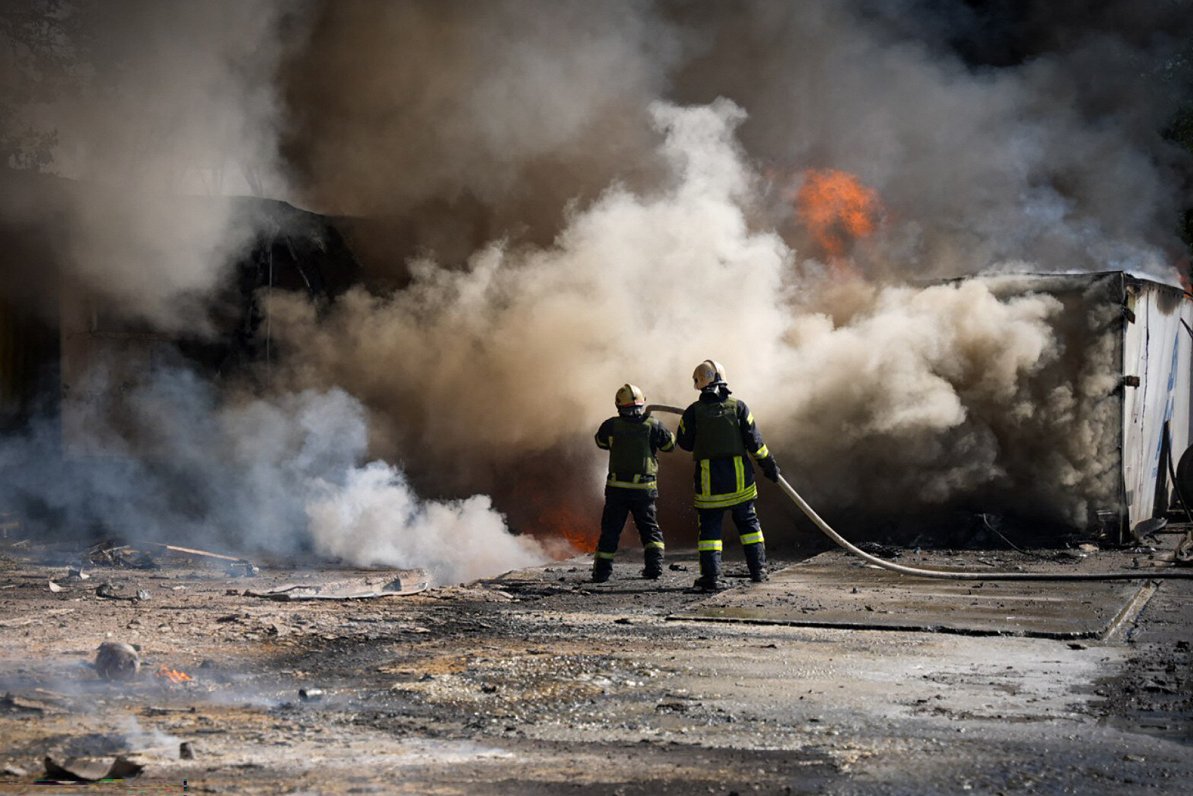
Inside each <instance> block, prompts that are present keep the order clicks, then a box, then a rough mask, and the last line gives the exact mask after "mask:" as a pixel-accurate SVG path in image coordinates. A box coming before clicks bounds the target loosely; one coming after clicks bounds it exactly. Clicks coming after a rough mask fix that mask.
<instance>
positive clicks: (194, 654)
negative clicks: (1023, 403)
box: [0, 547, 1193, 794]
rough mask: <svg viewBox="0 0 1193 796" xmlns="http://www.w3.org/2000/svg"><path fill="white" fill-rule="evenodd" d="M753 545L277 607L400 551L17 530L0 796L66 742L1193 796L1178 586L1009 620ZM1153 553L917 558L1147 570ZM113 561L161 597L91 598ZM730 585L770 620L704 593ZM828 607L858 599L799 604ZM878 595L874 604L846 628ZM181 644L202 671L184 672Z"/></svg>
mask: <svg viewBox="0 0 1193 796" xmlns="http://www.w3.org/2000/svg"><path fill="white" fill-rule="evenodd" d="M735 552H736V551H735V550H733V549H732V548H730V549H729V550H728V552H727V557H728V559H729V561H730V568H729V573H728V574H729V575H730V576H731V577H730V578H729V581H730V582H731V583H732V584H734V588H733V589H732V590H731V591H729V592H726V593H724V594H721V595H715V596H712V597H710V596H708V595H702V594H695V593H691V590H690V586H691V583H692V580H693V579H694V577H695V574H696V573H695V556H694V554H692V553H687V554H681V555H679V556H678V557H676V556H673V557H672V560H671V562H670V563H671V564H673V565H674V566H675V568H674V569H671V568H669V569H668V570H667V571H666V573H665V575H664V577H663V578H662V579H661V580H660V581H657V582H654V581H645V580H642V579H641V578H639V577H638V576H637V570H638V568H639V564H638V563H637V562H636V561H635V554H634V551H627V552H626V553H624V554H623V555H622V556H620V557H619V561H618V563H617V567H616V571H615V575H614V578H613V580H611V581H610V582H609V583H606V584H599V585H596V584H591V583H588V582H587V569H588V566H589V563H588V561H587V560H586V559H585V558H584V557H579V558H577V559H575V560H572V561H567V562H559V563H556V564H553V565H550V566H546V567H540V568H535V569H530V570H523V571H519V572H515V573H509V574H508V575H506V576H503V577H501V578H495V579H493V580H489V581H482V582H478V583H474V584H468V585H464V586H454V587H447V588H438V589H430V590H428V591H426V592H422V593H420V594H415V595H410V596H401V597H385V598H378V599H371V600H361V601H351V602H334V601H329V602H318V603H315V602H292V603H284V602H274V601H270V600H264V599H260V598H254V597H249V596H246V595H245V592H246V591H247V590H252V591H258V592H259V591H263V590H265V589H267V588H269V587H276V586H279V585H285V584H293V583H304V584H308V585H311V584H321V583H330V582H336V583H338V584H341V585H342V584H344V583H346V582H359V583H361V584H366V583H367V584H371V585H373V586H377V585H378V584H382V583H384V582H386V581H387V580H388V579H389V578H390V577H391V576H392V575H393V573H378V572H372V573H370V572H355V571H344V570H336V569H333V568H328V567H315V568H308V569H304V570H302V571H297V570H293V569H280V568H277V567H270V566H267V565H265V564H263V565H262V571H261V574H260V575H258V576H256V577H254V578H245V577H236V576H233V575H229V574H228V573H227V572H226V571H224V570H223V569H222V568H221V566H216V565H213V564H212V563H211V562H208V561H202V560H199V559H188V558H185V557H171V558H168V559H167V558H159V560H158V561H157V563H158V564H159V568H158V569H150V570H134V569H124V568H116V567H96V568H94V569H91V570H90V571H88V573H87V574H89V575H90V577H89V578H88V579H87V580H78V579H71V578H70V577H69V576H68V573H67V570H66V566H65V563H66V562H65V557H64V556H60V557H61V558H62V560H56V559H55V555H59V554H57V553H54V552H52V551H51V552H47V551H37V550H32V549H29V548H27V547H26V548H25V549H11V548H10V549H8V550H7V551H4V550H3V549H0V693H7V694H10V695H11V696H10V697H8V698H7V699H5V700H3V701H2V702H0V739H3V742H2V743H0V767H5V766H7V767H8V770H9V772H10V773H7V774H4V775H0V792H18V793H22V792H33V791H36V792H44V786H43V785H38V784H37V781H38V779H39V778H44V776H45V767H44V758H45V756H46V755H47V754H49V755H52V756H54V757H55V759H59V760H61V759H65V758H67V757H70V756H72V755H75V756H80V755H81V756H99V757H102V758H105V759H107V758H114V757H115V756H116V755H117V754H127V755H130V756H131V759H133V760H134V761H136V762H138V763H140V764H142V765H144V767H145V768H144V771H143V773H142V774H141V775H140V776H139V777H137V778H136V779H132V780H126V781H122V782H114V783H96V784H91V785H88V786H87V789H88V791H89V792H107V791H109V790H110V792H119V793H135V792H145V793H163V792H182V791H181V788H182V786H183V783H184V782H185V784H186V788H187V792H196V793H374V792H388V793H419V794H425V793H442V794H457V793H458V794H464V793H469V794H474V793H494V794H498V793H501V794H504V793H511V794H512V793H518V794H540V793H541V794H548V793H577V794H636V793H642V794H646V793H652V794H653V793H675V794H681V793H683V794H688V793H714V794H729V793H739V794H745V793H772V794H789V793H809V794H810V793H830V794H862V793H866V794H870V793H875V794H955V793H963V792H973V793H1083V794H1085V793H1108V794H1109V793H1115V794H1118V793H1185V792H1188V790H1189V788H1188V783H1189V782H1190V781H1193V780H1191V779H1190V775H1191V774H1193V754H1190V751H1191V749H1190V743H1191V741H1193V712H1191V705H1190V699H1189V696H1188V694H1189V682H1190V668H1189V666H1190V650H1189V647H1190V642H1191V641H1193V622H1191V621H1190V620H1191V619H1193V616H1191V615H1190V614H1191V612H1193V608H1190V604H1191V603H1190V599H1189V598H1190V596H1191V591H1193V587H1191V586H1190V584H1189V582H1188V581H1164V582H1160V583H1158V584H1152V585H1151V586H1148V585H1147V581H1146V579H1145V578H1141V580H1140V581H1139V583H1138V584H1135V583H1134V582H1129V583H1130V584H1132V585H1131V586H1130V587H1129V588H1120V589H1118V590H1111V589H1098V588H1095V587H1094V586H1091V587H1090V590H1089V593H1087V594H1086V595H1085V596H1081V595H1079V594H1075V593H1074V592H1072V591H1064V592H1063V600H1061V599H1060V597H1059V596H1058V595H1060V594H1061V592H1060V591H1050V587H1049V585H1048V584H1039V585H1036V586H1034V587H1033V588H1034V589H1036V590H1037V591H1035V592H1033V593H1032V594H1027V595H1025V593H1023V592H1014V593H1012V592H1011V591H1009V590H1007V584H1002V585H1000V589H1003V592H1002V594H1003V595H1004V597H1007V598H1013V597H1020V598H1023V599H1003V600H1001V602H1002V603H1003V605H1004V606H1005V605H1012V604H1013V605H1015V606H1016V610H1015V612H1014V613H1012V614H1008V615H1009V616H1012V617H1019V619H1014V618H1013V619H1012V620H1008V623H1007V627H1006V633H1007V635H998V634H994V633H993V632H992V631H991V629H990V628H989V627H986V628H985V629H984V630H983V631H982V632H981V633H973V632H967V631H966V630H965V629H964V628H963V627H958V628H940V627H939V626H940V625H941V623H940V622H937V621H936V620H935V619H934V618H933V616H932V615H931V612H932V611H936V612H939V613H941V615H948V614H949V612H950V611H951V608H952V607H958V606H957V605H956V603H957V602H958V600H957V599H955V598H956V594H955V593H954V594H953V595H952V596H948V595H949V594H950V593H949V592H948V590H947V589H946V590H944V591H942V586H941V584H939V583H937V582H932V581H923V582H921V583H920V584H919V585H916V584H914V583H906V582H904V583H892V582H888V581H886V580H883V579H881V578H874V577H873V575H874V574H875V573H873V572H872V571H870V570H869V569H868V568H865V567H861V566H859V565H858V564H857V562H854V561H851V560H849V559H847V558H845V557H835V558H834V557H833V556H828V557H822V558H819V559H816V560H815V561H812V562H806V563H802V562H798V561H795V560H786V561H779V562H775V563H776V576H775V578H774V580H772V582H771V583H770V584H766V585H764V586H763V587H761V588H759V587H755V586H751V585H749V584H748V582H747V581H746V579H745V578H744V577H743V576H744V575H745V571H744V567H742V566H741V564H740V561H738V560H737V559H738V557H739V554H737V556H735ZM834 555H835V554H834ZM906 555H907V556H915V555H916V554H914V553H907V554H906ZM1152 558H1154V557H1153V556H1150V555H1149V554H1148V553H1147V552H1146V551H1143V552H1140V551H1134V552H1131V551H1128V552H1115V553H1104V552H1097V553H1091V554H1089V555H1086V556H1080V555H1077V554H1075V553H1072V552H1071V551H1069V552H1064V551H1062V553H1059V554H1058V552H1057V551H1035V552H1034V553H1033V554H1030V555H1020V554H1014V555H1012V554H1010V553H1007V552H999V553H990V552H985V553H978V552H972V551H966V552H955V553H954V552H945V551H941V552H935V553H920V554H918V558H917V561H918V563H921V564H937V563H939V564H945V565H952V566H972V567H987V568H989V567H992V566H997V567H999V568H1003V567H1025V568H1028V567H1036V566H1042V567H1058V568H1062V567H1063V568H1096V567H1106V568H1117V567H1120V566H1135V565H1140V566H1142V567H1143V568H1144V569H1143V572H1144V574H1146V567H1147V566H1150V565H1151V564H1152V563H1155V562H1153V561H1152V560H1151V559H1152ZM979 559H982V560H979ZM1141 559H1142V563H1141V561H1140V560H1141ZM904 563H910V561H909V560H907V559H904ZM1161 563H1162V562H1161ZM784 567H786V568H784ZM801 568H802V569H801ZM814 571H816V572H818V573H819V574H814ZM801 573H806V577H802V576H801ZM406 574H407V575H408V573H406ZM817 578H819V579H821V580H819V581H818V580H817ZM409 579H410V578H409V576H408V577H407V578H406V580H407V582H409ZM51 580H53V581H54V583H55V584H56V585H57V586H58V587H59V590H58V591H51V590H50V588H49V583H50V581H51ZM102 583H110V584H111V587H110V588H109V589H108V590H107V591H106V592H105V593H107V594H109V595H118V596H135V595H136V593H137V592H138V591H139V590H140V591H144V592H147V593H148V594H147V596H146V597H145V598H144V599H138V600H131V599H114V598H113V597H111V596H108V597H100V596H98V594H97V590H98V586H99V584H102ZM783 584H787V586H784V585H783ZM854 589H856V590H857V592H856V593H854V591H853V590H854ZM892 589H893V590H895V596H892V594H891V593H889V592H890V591H891V590H892ZM929 592H930V593H931V594H933V595H937V596H929V597H925V596H924V595H925V594H927V593H929ZM839 593H840V594H847V595H849V596H850V598H851V600H838V599H835V595H837V594H839ZM941 594H945V595H946V597H943V598H942V597H941V596H939V595H941ZM984 594H987V592H981V591H980V590H979V592H978V595H977V596H973V600H975V601H977V602H978V603H980V604H981V605H982V606H985V607H984V608H983V613H984V616H985V619H984V620H983V621H989V617H990V616H991V615H992V614H991V613H990V612H989V611H986V610H985V608H989V606H990V605H991V603H989V602H988V601H986V600H985V598H984V596H983V595H984ZM979 597H982V599H981V600H979V599H978V598H979ZM1135 598H1138V599H1135ZM1033 600H1034V601H1035V602H1034V603H1033V602H1032V601H1033ZM1058 600H1059V602H1058ZM1085 600H1089V604H1088V605H1087V604H1084V601H1085ZM996 602H997V601H996ZM995 604H996V603H995ZM1033 604H1038V605H1042V606H1046V607H1050V608H1049V610H1051V611H1052V615H1053V619H1054V620H1055V621H1056V622H1060V621H1061V620H1064V621H1066V622H1067V621H1069V619H1068V618H1067V617H1066V612H1065V611H1064V610H1057V607H1058V605H1059V606H1061V608H1062V609H1063V605H1064V604H1072V605H1073V609H1074V610H1073V611H1072V613H1073V614H1074V615H1081V616H1085V617H1087V618H1090V621H1089V622H1087V623H1086V625H1088V626H1089V627H1093V630H1092V631H1087V630H1081V632H1080V633H1079V634H1078V635H1073V634H1072V633H1070V632H1069V631H1068V630H1066V631H1065V632H1063V633H1061V634H1060V635H1059V636H1057V637H1048V635H1047V634H1043V635H1041V634H1038V633H1033V632H1031V631H1030V628H1029V627H1027V625H1030V624H1031V622H1028V623H1027V625H1025V624H1024V622H1023V621H1020V620H1022V617H1023V616H1025V615H1026V616H1028V617H1029V618H1030V616H1031V615H1032V614H1033V613H1034V610H1035V609H1034V608H1032V605H1033ZM727 605H737V606H738V608H746V607H748V608H750V610H751V611H752V612H754V615H753V616H750V617H738V618H736V619H734V618H733V617H725V616H721V617H718V618H716V621H706V620H707V619H708V617H704V618H701V617H700V616H699V614H700V613H701V612H705V613H707V612H709V611H710V610H711V609H715V608H717V607H718V606H721V607H725V606H727ZM925 605H929V606H931V607H925ZM842 606H845V608H848V610H844V608H843V607H842ZM866 606H869V608H870V610H867V608H866ZM801 607H802V608H804V609H808V610H806V611H805V610H801ZM780 608H781V609H782V610H781V611H779V610H778V609H780ZM768 609H773V610H771V613H772V614H785V618H784V617H782V616H780V617H779V621H772V620H773V619H774V617H773V616H772V617H771V619H767V618H766V616H765V614H766V613H767V611H768ZM1024 609H1026V610H1024ZM1124 609H1126V610H1124ZM879 611H883V612H886V613H883V614H878V612H879ZM833 612H837V613H839V614H842V616H843V617H844V619H843V620H842V622H838V623H837V624H836V625H834V624H833V623H832V622H829V621H823V622H822V621H819V620H816V621H815V622H814V623H809V624H793V623H792V621H793V619H794V620H795V621H798V619H799V617H808V616H812V617H815V616H816V615H817V614H822V617H821V618H825V619H827V618H828V615H829V614H830V613H833ZM796 614H798V616H796ZM876 614H878V616H879V617H881V619H882V621H884V622H885V621H888V620H889V621H890V626H888V627H886V628H885V629H884V628H882V627H878V626H877V625H880V624H881V622H874V621H870V620H873V619H874V616H875V615H876ZM900 614H902V615H900ZM859 615H862V616H863V618H866V617H869V620H867V621H870V623H869V624H868V625H866V626H865V627H862V626H857V625H850V624H849V623H850V622H852V619H851V618H850V617H856V616H859ZM892 617H893V618H892ZM727 619H732V620H733V621H726V620H727ZM1083 627H1085V626H1084V625H1083ZM929 628H935V629H929ZM938 629H945V630H950V631H951V632H937V630H938ZM104 641H117V642H127V643H129V644H136V645H139V646H140V655H141V656H142V658H143V664H142V666H141V669H140V674H139V676H138V677H136V678H135V679H132V680H129V681H107V680H104V679H102V678H100V677H99V675H98V674H97V672H96V671H95V669H94V667H93V665H92V662H93V661H94V657H95V651H96V648H97V647H98V646H99V644H100V643H102V642H104ZM162 666H165V667H167V669H169V670H172V671H175V672H179V673H185V674H186V675H187V676H189V677H191V678H192V679H191V680H189V681H187V682H183V683H180V684H175V683H171V682H170V681H169V680H168V679H166V678H165V677H164V676H163V674H162V673H161V672H159V669H160V667H162ZM300 689H304V690H306V692H307V694H308V697H309V698H308V699H305V700H304V699H303V698H302V697H301V696H300V695H299V691H300ZM183 743H187V744H189V745H190V749H191V750H192V751H193V753H194V758H193V759H184V758H182V757H181V756H180V748H181V744H183ZM138 789H139V790H138Z"/></svg>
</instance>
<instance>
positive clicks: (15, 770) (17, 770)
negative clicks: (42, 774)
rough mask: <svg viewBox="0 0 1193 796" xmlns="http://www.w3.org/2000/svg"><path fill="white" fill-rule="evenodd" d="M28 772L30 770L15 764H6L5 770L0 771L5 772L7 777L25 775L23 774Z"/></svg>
mask: <svg viewBox="0 0 1193 796" xmlns="http://www.w3.org/2000/svg"><path fill="white" fill-rule="evenodd" d="M28 773H29V772H28V771H26V770H25V769H23V768H21V767H20V766H13V765H8V766H5V767H4V770H3V771H0V774H3V775H4V776H6V777H23V776H26V775H27V774H28Z"/></svg>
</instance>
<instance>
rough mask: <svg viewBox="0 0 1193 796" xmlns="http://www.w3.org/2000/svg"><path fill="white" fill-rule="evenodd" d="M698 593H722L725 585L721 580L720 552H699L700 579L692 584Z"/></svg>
mask: <svg viewBox="0 0 1193 796" xmlns="http://www.w3.org/2000/svg"><path fill="white" fill-rule="evenodd" d="M693 585H694V586H695V587H696V588H697V589H699V590H700V591H709V592H712V591H722V590H723V589H724V588H725V583H724V582H723V581H722V580H721V551H720V550H701V551H700V577H698V578H696V582H695V583H694V584H693Z"/></svg>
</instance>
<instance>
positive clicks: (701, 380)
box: [692, 359, 725, 390]
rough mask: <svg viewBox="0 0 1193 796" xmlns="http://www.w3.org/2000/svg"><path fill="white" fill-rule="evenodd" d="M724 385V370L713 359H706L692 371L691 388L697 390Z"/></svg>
mask: <svg viewBox="0 0 1193 796" xmlns="http://www.w3.org/2000/svg"><path fill="white" fill-rule="evenodd" d="M724 383H725V368H724V366H723V365H721V363H720V362H717V361H716V360H715V359H706V360H704V361H703V362H701V363H700V364H699V365H697V366H696V369H695V370H694V371H692V386H693V387H695V388H696V389H697V390H703V389H704V388H706V387H712V386H714V385H717V384H724Z"/></svg>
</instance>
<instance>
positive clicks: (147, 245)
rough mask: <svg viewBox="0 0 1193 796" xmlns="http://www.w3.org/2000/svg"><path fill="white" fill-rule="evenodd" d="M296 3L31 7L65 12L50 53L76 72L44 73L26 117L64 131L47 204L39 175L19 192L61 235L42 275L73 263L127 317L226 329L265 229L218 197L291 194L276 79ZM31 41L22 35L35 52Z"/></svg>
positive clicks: (14, 192)
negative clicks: (212, 316)
mask: <svg viewBox="0 0 1193 796" xmlns="http://www.w3.org/2000/svg"><path fill="white" fill-rule="evenodd" d="M283 8H284V4H283V3H280V2H276V1H274V0H250V2H233V1H231V0H217V2H210V3H190V2H183V1H181V0H166V1H164V2H161V1H159V0H120V1H119V2H115V3H91V2H79V3H67V4H65V5H63V6H62V7H61V8H58V9H57V10H56V9H55V7H53V6H48V5H47V6H45V7H44V9H43V8H41V7H39V6H38V5H37V4H33V5H32V6H30V7H29V8H26V9H22V11H23V12H24V13H26V14H34V15H36V14H37V13H38V12H39V9H41V13H43V14H45V15H46V16H47V17H48V18H49V19H50V20H55V19H56V20H58V25H59V27H61V28H62V29H63V31H65V32H63V33H62V34H60V40H57V41H56V43H54V44H53V45H52V47H51V48H50V49H51V52H52V53H53V54H54V55H55V57H57V58H60V59H66V60H68V61H69V62H70V64H71V66H70V69H69V71H70V74H71V75H72V80H71V81H69V83H68V85H67V86H66V87H65V88H64V87H61V86H59V87H57V88H56V90H54V91H50V90H48V89H44V90H43V89H41V88H39V87H40V85H41V81H40V80H39V79H38V76H37V75H36V74H34V75H30V76H29V77H28V79H27V82H28V83H29V85H28V86H26V91H27V92H28V93H29V94H30V100H29V101H28V102H27V103H25V104H24V106H23V107H22V109H21V110H22V119H23V122H24V123H27V124H31V125H35V126H36V127H38V128H40V129H45V130H51V131H53V133H54V134H55V136H56V138H57V146H56V147H55V148H54V149H53V152H52V159H51V160H50V162H49V164H48V165H47V166H46V168H45V171H47V172H48V174H50V175H53V176H54V177H59V178H63V179H61V180H54V179H51V178H47V179H44V180H42V181H41V183H38V184H33V185H32V187H33V188H34V189H35V190H34V191H33V196H35V197H36V198H35V199H34V200H33V201H30V198H31V197H30V185H29V181H28V180H26V181H23V182H21V183H18V184H16V185H15V186H13V187H12V188H11V189H8V190H5V191H3V196H4V207H5V210H6V218H7V219H8V220H9V221H10V222H12V221H16V222H18V223H20V224H21V225H22V226H26V227H39V228H40V229H41V234H42V235H44V236H45V237H46V238H49V239H50V240H52V241H53V244H52V249H53V254H54V262H53V265H55V266H57V269H50V268H47V266H48V265H50V264H49V263H44V262H43V263H39V264H37V266H38V267H31V268H29V269H27V272H28V273H29V275H30V276H31V277H32V278H40V279H41V280H46V278H47V274H48V272H49V271H52V270H59V271H60V272H61V279H62V280H63V283H65V284H66V285H68V286H71V287H72V289H74V290H76V291H78V292H81V293H83V294H87V295H94V296H95V297H97V298H98V300H99V301H100V302H103V303H104V304H105V305H106V306H108V307H113V308H115V310H116V311H117V312H118V313H120V314H121V315H123V316H125V317H130V318H134V319H137V320H141V321H145V322H148V323H150V324H152V325H153V327H154V328H156V329H159V330H163V331H169V332H178V331H186V332H188V333H192V334H194V333H203V332H208V331H210V330H209V328H208V327H209V323H208V309H209V306H208V304H207V299H208V296H209V293H210V292H211V291H212V290H213V289H214V288H216V287H218V286H219V284H220V282H221V280H222V279H224V278H225V277H227V274H228V267H229V265H230V264H231V261H232V260H233V259H234V258H235V257H236V256H237V255H239V253H240V252H241V250H242V249H243V248H244V246H245V245H246V243H248V242H249V241H250V240H251V239H252V236H253V234H254V233H255V230H254V229H252V228H251V226H250V225H249V224H247V223H244V222H243V221H242V220H241V219H240V218H238V217H237V215H236V213H235V207H234V206H233V205H231V204H229V203H227V202H223V201H219V200H218V199H216V198H214V197H224V196H230V195H243V194H248V193H254V192H261V191H271V192H277V191H280V190H282V189H283V188H284V181H283V179H282V177H281V176H280V175H281V172H280V171H279V169H278V168H277V160H276V152H277V139H278V121H279V118H280V117H279V106H278V103H277V101H276V91H275V90H274V89H273V86H272V82H271V81H272V77H273V72H274V70H275V69H276V67H277V63H278V59H279V58H280V56H281V52H282V44H281V40H280V38H279V36H280V30H279V27H280V25H281V21H282V17H283V14H282V11H283ZM4 13H5V14H6V18H7V19H8V20H9V21H10V22H12V23H13V24H16V23H17V22H19V21H20V19H21V17H20V16H19V12H17V11H15V10H13V9H11V8H10V9H9V10H7V11H5V12H4ZM58 14H61V15H62V16H61V17H58V16H56V15H58ZM34 24H45V25H46V26H47V27H50V26H52V25H53V23H52V22H49V21H47V20H46V18H45V17H43V18H42V20H41V21H40V22H37V21H35V22H34ZM20 40H21V37H20V36H18V37H17V38H16V39H15V40H13V41H9V42H6V43H7V44H8V45H9V48H10V49H11V50H14V51H18V52H19V51H20V49H19V48H20ZM18 267H19V266H18Z"/></svg>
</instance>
